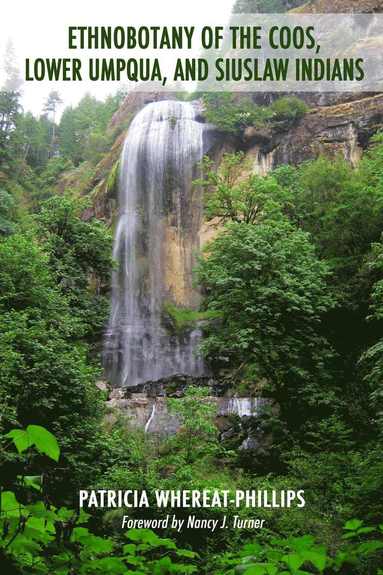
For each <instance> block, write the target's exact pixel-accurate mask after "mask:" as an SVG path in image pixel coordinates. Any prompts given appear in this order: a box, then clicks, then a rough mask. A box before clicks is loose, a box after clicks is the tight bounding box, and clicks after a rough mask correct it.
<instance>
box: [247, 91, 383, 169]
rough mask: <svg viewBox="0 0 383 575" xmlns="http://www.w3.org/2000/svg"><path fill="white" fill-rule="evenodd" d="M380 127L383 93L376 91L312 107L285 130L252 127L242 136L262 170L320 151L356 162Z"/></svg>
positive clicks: (311, 156)
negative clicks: (258, 129) (353, 98)
mask: <svg viewBox="0 0 383 575" xmlns="http://www.w3.org/2000/svg"><path fill="white" fill-rule="evenodd" d="M382 127H383V95H382V94H379V95H376V96H372V97H368V98H363V99H361V100H354V101H351V102H344V103H342V104H338V105H335V106H327V107H322V108H317V109H314V110H312V111H311V112H309V113H308V114H306V115H305V116H304V117H303V118H302V120H301V121H300V122H299V123H298V124H297V125H296V126H293V127H292V128H291V129H290V130H287V131H285V132H279V133H278V132H272V131H270V132H269V133H265V132H261V133H258V132H257V130H256V129H253V128H252V129H249V130H247V132H246V133H245V134H244V139H245V145H246V147H247V154H248V156H249V157H250V158H255V159H256V160H257V165H258V170H260V171H261V173H265V171H266V172H267V171H269V170H270V169H272V168H275V167H276V166H278V165H280V164H293V165H297V164H300V163H301V162H304V161H306V160H312V159H315V158H317V157H318V156H319V155H321V154H325V155H327V156H330V157H335V156H337V155H341V156H343V157H344V158H345V159H346V160H347V161H349V162H351V163H352V164H353V165H355V164H356V163H357V162H358V161H359V159H360V157H361V155H362V152H363V150H364V149H365V148H366V147H367V145H368V142H369V140H370V138H371V136H373V135H374V134H375V133H376V132H377V131H378V130H380V129H381V128H382ZM259 158H261V160H260V159H259ZM260 162H261V165H260ZM254 171H256V169H255V168H254Z"/></svg>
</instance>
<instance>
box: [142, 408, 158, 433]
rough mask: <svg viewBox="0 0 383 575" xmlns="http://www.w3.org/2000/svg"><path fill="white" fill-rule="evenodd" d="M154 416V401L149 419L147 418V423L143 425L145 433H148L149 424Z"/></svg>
mask: <svg viewBox="0 0 383 575" xmlns="http://www.w3.org/2000/svg"><path fill="white" fill-rule="evenodd" d="M155 414H156V400H154V403H153V407H152V411H151V414H150V417H149V419H148V421H147V422H146V424H145V429H144V431H145V433H148V431H149V427H150V424H151V423H152V421H153V418H154V416H155Z"/></svg>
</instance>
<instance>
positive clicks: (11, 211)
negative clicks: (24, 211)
mask: <svg viewBox="0 0 383 575" xmlns="http://www.w3.org/2000/svg"><path fill="white" fill-rule="evenodd" d="M15 212H16V202H15V199H14V197H13V196H12V195H11V194H10V193H9V192H7V191H6V190H2V189H0V234H5V235H7V234H10V233H12V231H13V229H14V224H13V221H12V220H13V219H14V217H15Z"/></svg>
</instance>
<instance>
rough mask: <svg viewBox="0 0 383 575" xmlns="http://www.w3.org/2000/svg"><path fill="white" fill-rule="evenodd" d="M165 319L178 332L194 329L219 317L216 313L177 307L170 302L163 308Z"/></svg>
mask: <svg viewBox="0 0 383 575" xmlns="http://www.w3.org/2000/svg"><path fill="white" fill-rule="evenodd" d="M163 312H164V319H165V321H167V322H168V323H170V324H171V326H172V328H173V329H174V331H176V332H178V333H179V332H183V331H185V330H188V329H192V328H193V327H194V326H195V324H196V323H197V322H200V321H203V320H209V319H214V318H217V317H218V316H219V313H218V312H216V311H212V310H209V311H197V310H193V309H190V308H186V307H180V306H176V305H175V304H174V303H172V302H170V301H168V302H165V304H164V306H163Z"/></svg>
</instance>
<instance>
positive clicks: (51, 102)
mask: <svg viewBox="0 0 383 575" xmlns="http://www.w3.org/2000/svg"><path fill="white" fill-rule="evenodd" d="M61 103H62V99H61V97H60V94H59V93H58V92H56V91H55V90H53V91H52V92H50V93H49V95H48V98H47V99H46V101H45V103H44V106H43V111H44V112H45V113H46V114H47V115H48V116H49V115H50V116H51V120H52V135H51V150H52V153H53V151H54V147H55V144H56V112H57V107H58V106H59V105H60V104H61Z"/></svg>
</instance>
